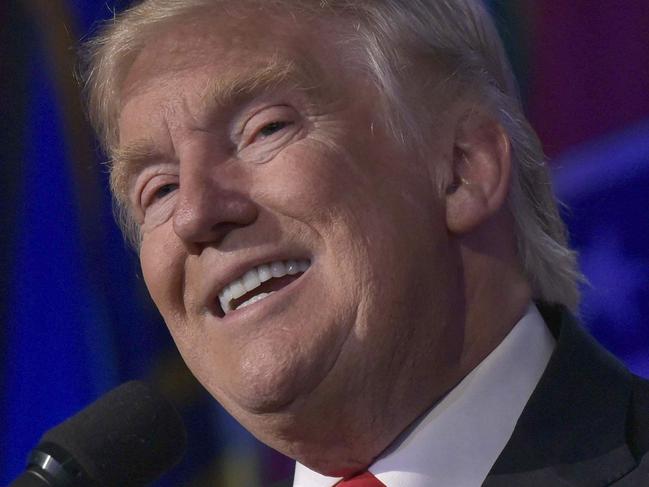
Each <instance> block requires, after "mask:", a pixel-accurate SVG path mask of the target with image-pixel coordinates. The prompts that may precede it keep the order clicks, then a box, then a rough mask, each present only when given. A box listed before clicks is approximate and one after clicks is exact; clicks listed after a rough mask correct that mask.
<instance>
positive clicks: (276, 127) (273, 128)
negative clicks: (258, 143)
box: [255, 120, 293, 138]
mask: <svg viewBox="0 0 649 487" xmlns="http://www.w3.org/2000/svg"><path fill="white" fill-rule="evenodd" d="M292 123H293V122H287V121H279V120H278V121H275V122H271V123H268V124H266V125H264V126H263V127H262V128H261V129H260V130H259V132H257V134H256V137H255V138H266V137H270V136H271V135H273V134H275V133H277V132H279V131H281V130H282V129H284V128H286V127H288V126H289V125H291V124H292Z"/></svg>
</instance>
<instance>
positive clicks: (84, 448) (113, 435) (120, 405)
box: [9, 381, 187, 487]
mask: <svg viewBox="0 0 649 487" xmlns="http://www.w3.org/2000/svg"><path fill="white" fill-rule="evenodd" d="M186 442H187V434H186V432H185V428H184V426H183V423H182V420H181V419H180V416H179V415H178V413H177V412H176V410H175V409H174V407H173V406H172V405H171V403H169V402H168V401H167V400H166V399H165V398H163V397H162V396H161V395H160V394H159V393H157V392H156V391H154V390H153V389H151V388H150V387H149V386H148V385H146V384H145V383H143V382H139V381H131V382H127V383H125V384H122V385H121V386H119V387H117V388H116V389H113V390H112V391H110V392H108V393H107V394H105V395H103V396H102V397H100V398H99V399H98V400H96V401H95V402H93V403H92V404H90V405H89V406H87V407H86V408H84V409H82V410H81V411H79V412H78V413H77V414H75V415H74V416H72V417H70V418H68V419H66V420H65V421H63V422H62V423H61V424H59V425H57V426H55V427H54V428H52V429H50V430H49V431H47V432H46V433H45V434H44V435H43V437H42V438H41V440H40V442H39V444H38V445H37V446H36V448H34V450H32V452H31V453H30V455H29V457H28V460H27V470H25V471H24V472H23V473H22V475H21V476H20V477H18V478H17V479H16V480H14V481H13V483H11V485H10V486H9V487H91V486H97V487H99V486H101V487H118V486H119V487H141V486H144V485H146V484H148V483H149V482H152V481H153V480H155V479H156V478H158V477H159V476H160V475H161V474H162V473H163V472H165V471H166V470H168V469H169V468H171V467H173V466H174V465H175V464H176V463H178V461H179V460H180V458H181V457H182V454H183V453H184V450H185V444H186Z"/></svg>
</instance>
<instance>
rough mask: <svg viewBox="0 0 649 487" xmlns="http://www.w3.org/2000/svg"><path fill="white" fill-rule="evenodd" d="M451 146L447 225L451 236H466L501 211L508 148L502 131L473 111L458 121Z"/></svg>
mask: <svg viewBox="0 0 649 487" xmlns="http://www.w3.org/2000/svg"><path fill="white" fill-rule="evenodd" d="M454 145H455V146H454V152H453V161H452V164H453V167H452V174H453V182H452V183H451V184H450V185H449V186H448V187H447V190H446V223H447V227H448V229H449V231H450V232H451V233H456V234H465V233H468V232H470V231H472V230H473V229H474V228H476V227H478V226H479V225H480V224H482V223H483V222H485V221H486V220H488V219H489V218H490V217H491V216H492V215H494V214H495V213H497V212H498V210H500V209H501V208H502V207H503V205H504V203H505V200H506V199H507V194H508V192H509V184H510V177H511V148H510V142H509V137H508V136H507V134H506V132H505V130H504V128H503V127H502V126H501V125H500V124H499V123H498V122H497V121H496V120H494V119H493V118H492V117H490V116H488V115H487V114H486V113H484V112H483V111H481V110H480V111H476V110H475V109H473V110H471V111H470V112H469V113H467V114H466V115H465V116H464V117H462V118H461V119H460V120H459V121H458V125H457V128H456V134H455V143H454Z"/></svg>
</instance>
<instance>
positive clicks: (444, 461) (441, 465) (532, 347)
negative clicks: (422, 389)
mask: <svg viewBox="0 0 649 487" xmlns="http://www.w3.org/2000/svg"><path fill="white" fill-rule="evenodd" d="M554 347H555V340H554V337H553V336H552V334H551V333H550V331H549V330H548V328H547V326H546V324H545V322H544V321H543V318H542V317H541V314H540V313H539V311H538V310H537V308H536V306H534V304H531V305H530V307H529V308H528V310H527V313H526V314H525V316H523V318H522V319H521V320H520V321H519V322H518V323H516V325H515V326H514V328H513V329H512V331H511V332H510V333H509V334H508V335H507V337H505V339H504V340H503V341H502V342H501V343H500V345H498V347H496V348H495V349H494V350H493V351H492V352H491V353H490V354H489V355H488V356H487V357H486V358H485V359H484V360H483V361H482V362H481V363H480V365H478V366H477V367H476V368H475V369H473V370H472V371H471V373H469V374H468V375H467V376H466V377H465V378H464V379H462V381H461V382H460V383H459V384H458V385H457V386H456V387H455V388H453V389H452V390H451V391H450V392H449V393H448V394H447V395H446V396H445V397H444V398H443V399H442V400H441V401H440V402H439V403H438V404H437V405H436V406H435V407H434V408H433V409H431V410H430V411H429V412H428V413H427V414H426V415H425V416H423V417H422V419H420V420H419V421H418V422H417V423H416V424H415V425H413V426H412V427H411V428H409V429H408V430H407V431H406V432H404V433H403V434H402V435H401V436H400V437H399V438H398V439H397V440H396V441H395V443H394V444H393V446H391V447H390V448H388V449H387V450H386V451H385V452H384V453H383V454H382V455H381V456H379V457H378V458H377V459H376V461H375V462H374V463H373V464H372V465H371V466H370V467H369V471H370V472H372V473H373V474H374V475H375V476H376V477H377V478H378V479H379V480H380V481H381V482H383V483H384V484H385V485H387V486H388V487H430V486H431V485H439V486H444V487H479V486H480V485H482V483H483V482H484V480H485V478H486V477H487V474H488V473H489V471H490V470H491V467H492V466H493V465H494V463H495V462H496V460H497V458H498V456H499V455H500V453H501V452H502V450H503V449H504V448H505V445H506V444H507V441H509V438H510V437H511V435H512V432H513V431H514V427H515V426H516V422H517V421H518V418H519V417H520V415H521V413H522V411H523V408H524V407H525V404H527V401H528V400H529V398H530V396H531V395H532V392H533V391H534V388H535V387H536V384H537V383H538V381H539V379H540V378H541V375H542V374H543V371H544V370H545V367H546V366H547V364H548V361H549V360H550V356H551V355H552V351H553V350H554ZM339 480H340V479H339V478H334V477H326V476H324V475H320V474H319V473H317V472H314V471H312V470H310V469H308V468H307V467H305V466H304V465H301V464H300V463H297V464H296V467H295V478H294V481H293V486H294V487H331V486H332V485H334V484H335V483H336V482H338V481H339Z"/></svg>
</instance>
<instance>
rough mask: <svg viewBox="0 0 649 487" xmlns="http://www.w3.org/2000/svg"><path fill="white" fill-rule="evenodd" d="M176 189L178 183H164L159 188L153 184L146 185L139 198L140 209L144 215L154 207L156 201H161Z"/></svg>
mask: <svg viewBox="0 0 649 487" xmlns="http://www.w3.org/2000/svg"><path fill="white" fill-rule="evenodd" d="M177 189H178V183H165V184H161V185H160V186H156V185H155V183H150V184H148V185H147V186H145V188H144V190H143V191H142V194H141V197H140V201H141V206H140V208H141V209H142V210H143V211H144V212H145V213H146V211H147V210H148V209H149V208H150V207H152V206H153V205H155V204H156V203H157V202H158V201H161V200H163V199H164V198H166V197H167V196H169V195H170V194H171V193H173V192H174V191H176V190H177Z"/></svg>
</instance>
